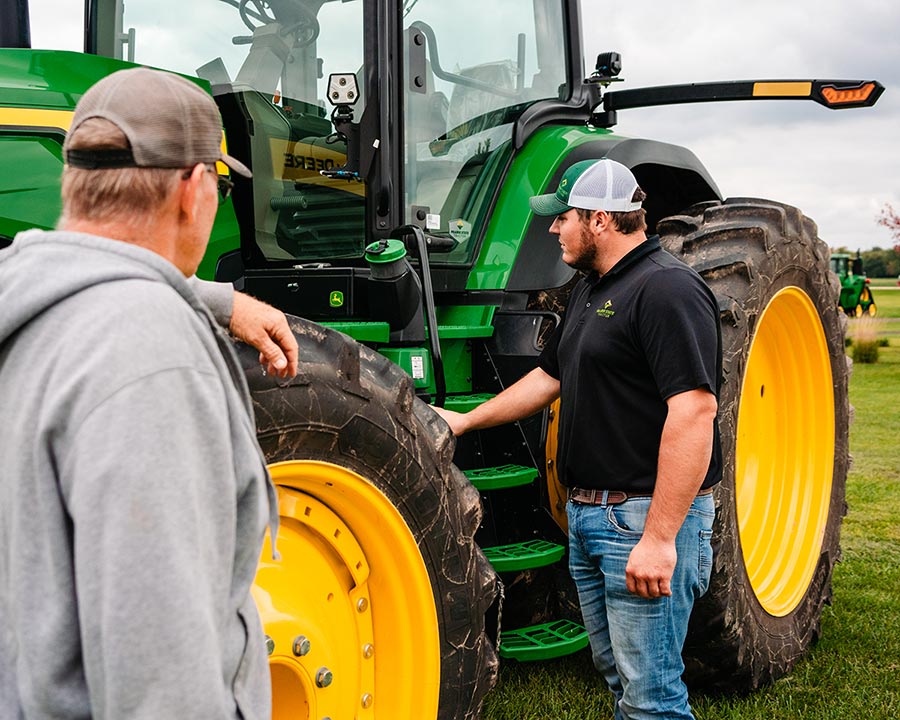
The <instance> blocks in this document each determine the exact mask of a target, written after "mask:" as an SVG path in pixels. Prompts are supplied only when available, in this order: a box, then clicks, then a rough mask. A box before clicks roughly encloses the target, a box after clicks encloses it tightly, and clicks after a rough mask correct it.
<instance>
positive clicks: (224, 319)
mask: <svg viewBox="0 0 900 720" xmlns="http://www.w3.org/2000/svg"><path fill="white" fill-rule="evenodd" d="M188 284H189V285H190V286H191V290H193V291H194V293H195V294H196V295H197V297H198V298H200V300H202V301H203V304H204V305H206V307H208V308H209V309H210V312H212V314H213V317H214V318H215V319H216V322H217V323H219V325H221V326H222V327H223V328H227V327H228V326H229V325H230V324H231V311H232V308H233V307H234V287H232V285H231V283H222V282H210V281H209V280H201V279H200V278H198V277H197V276H196V275H193V276H191V277H189V278H188Z"/></svg>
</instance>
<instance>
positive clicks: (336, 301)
mask: <svg viewBox="0 0 900 720" xmlns="http://www.w3.org/2000/svg"><path fill="white" fill-rule="evenodd" d="M328 304H329V305H331V307H341V306H342V305H343V304H344V293H342V292H341V291H340V290H332V291H331V295H329V296H328Z"/></svg>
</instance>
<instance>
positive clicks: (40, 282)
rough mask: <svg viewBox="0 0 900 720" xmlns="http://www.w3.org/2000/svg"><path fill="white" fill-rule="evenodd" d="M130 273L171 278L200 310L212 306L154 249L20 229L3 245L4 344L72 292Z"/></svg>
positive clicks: (0, 335) (0, 320)
mask: <svg viewBox="0 0 900 720" xmlns="http://www.w3.org/2000/svg"><path fill="white" fill-rule="evenodd" d="M73 268H78V272H77V273H76V272H73V271H72V269H73ZM125 279H146V280H151V281H156V282H160V281H162V282H165V283H166V284H168V285H171V286H172V287H173V288H175V290H176V291H177V292H178V293H179V294H180V295H181V296H182V297H183V298H184V299H185V300H186V301H187V302H188V303H189V304H190V305H191V306H192V307H193V308H194V309H196V310H197V311H198V312H204V313H207V312H208V310H207V308H206V307H205V306H204V305H203V304H202V303H201V302H200V301H199V300H198V298H197V296H196V295H195V294H194V292H193V291H192V290H191V287H190V285H189V284H188V282H187V278H185V277H184V275H183V274H182V273H181V271H179V270H178V268H176V267H175V266H174V265H172V264H171V263H170V262H168V261H167V260H165V259H164V258H162V257H160V256H159V255H157V254H156V253H154V252H152V251H150V250H146V249H145V248H142V247H138V246H136V245H131V244H129V243H125V242H121V241H119V240H109V239H107V238H103V237H98V236H96V235H89V234H87V233H75V232H66V231H62V230H58V231H43V230H28V231H26V232H23V233H19V234H18V235H17V236H16V239H15V240H14V241H13V244H12V245H11V246H10V247H8V248H6V249H5V250H0V307H2V308H3V313H2V314H0V344H2V343H5V342H6V341H7V340H8V339H9V338H10V337H11V336H12V335H14V334H15V333H16V332H17V331H18V330H19V329H21V328H22V327H23V326H25V325H27V324H28V323H29V322H30V321H31V320H32V319H34V318H35V317H37V316H38V315H40V314H41V313H42V312H44V311H45V310H47V309H48V308H50V307H52V306H54V305H56V304H57V303H59V302H61V301H63V300H65V299H66V298H68V297H70V296H72V295H75V294H76V293H79V292H81V291H82V290H85V289H87V288H89V287H92V286H94V285H100V284H103V283H107V282H111V281H116V280H125Z"/></svg>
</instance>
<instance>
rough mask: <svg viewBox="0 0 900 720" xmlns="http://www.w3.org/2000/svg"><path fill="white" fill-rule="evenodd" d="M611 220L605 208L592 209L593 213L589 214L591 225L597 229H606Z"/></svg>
mask: <svg viewBox="0 0 900 720" xmlns="http://www.w3.org/2000/svg"><path fill="white" fill-rule="evenodd" d="M611 220H612V218H611V217H610V216H609V213H608V212H606V210H594V214H593V215H592V216H591V227H593V228H594V229H595V230H597V231H603V230H606V229H607V228H608V227H609V223H610V221H611Z"/></svg>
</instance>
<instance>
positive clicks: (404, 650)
mask: <svg viewBox="0 0 900 720" xmlns="http://www.w3.org/2000/svg"><path fill="white" fill-rule="evenodd" d="M270 471H271V473H272V479H273V480H274V482H275V484H276V486H277V490H278V502H279V513H280V515H281V528H280V530H279V532H278V543H277V546H278V551H279V553H280V555H281V558H280V560H277V561H275V560H272V557H271V551H270V546H269V541H268V537H267V539H266V543H265V546H264V547H263V552H262V559H261V561H260V565H259V569H258V571H257V575H256V583H255V585H254V586H253V597H254V599H255V601H256V605H257V608H258V609H259V613H260V617H261V618H262V621H263V626H264V628H265V632H266V635H267V636H268V637H269V638H270V639H271V644H270V648H272V650H271V652H270V656H269V669H270V671H271V675H272V705H273V713H272V717H273V718H274V719H275V720H287V719H288V718H291V719H292V720H306V719H307V718H310V719H313V720H319V718H322V717H332V718H358V719H359V720H364V719H372V720H375V719H377V718H403V717H409V718H411V717H416V718H434V717H436V716H437V708H438V694H439V691H440V640H439V636H438V621H437V612H436V610H435V605H434V597H433V594H432V590H431V582H430V580H429V578H428V571H427V569H426V567H425V563H424V561H423V559H422V555H421V553H420V552H419V549H418V546H417V545H416V541H415V538H414V537H413V535H412V533H411V532H410V530H409V528H408V527H407V525H406V523H405V521H404V520H403V517H402V516H401V515H400V513H399V512H398V511H397V509H396V508H395V507H394V505H393V504H392V503H391V501H390V500H389V499H388V498H387V497H386V496H385V495H384V494H383V493H382V492H381V491H379V490H378V489H377V488H376V487H374V486H373V485H372V484H371V483H369V482H367V481H366V480H365V479H364V478H363V477H361V476H360V475H358V474H356V473H354V472H352V471H350V470H347V469H345V468H343V467H340V466H337V465H333V464H331V463H325V462H317V461H312V460H297V461H289V462H281V463H276V464H274V465H271V466H270Z"/></svg>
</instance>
